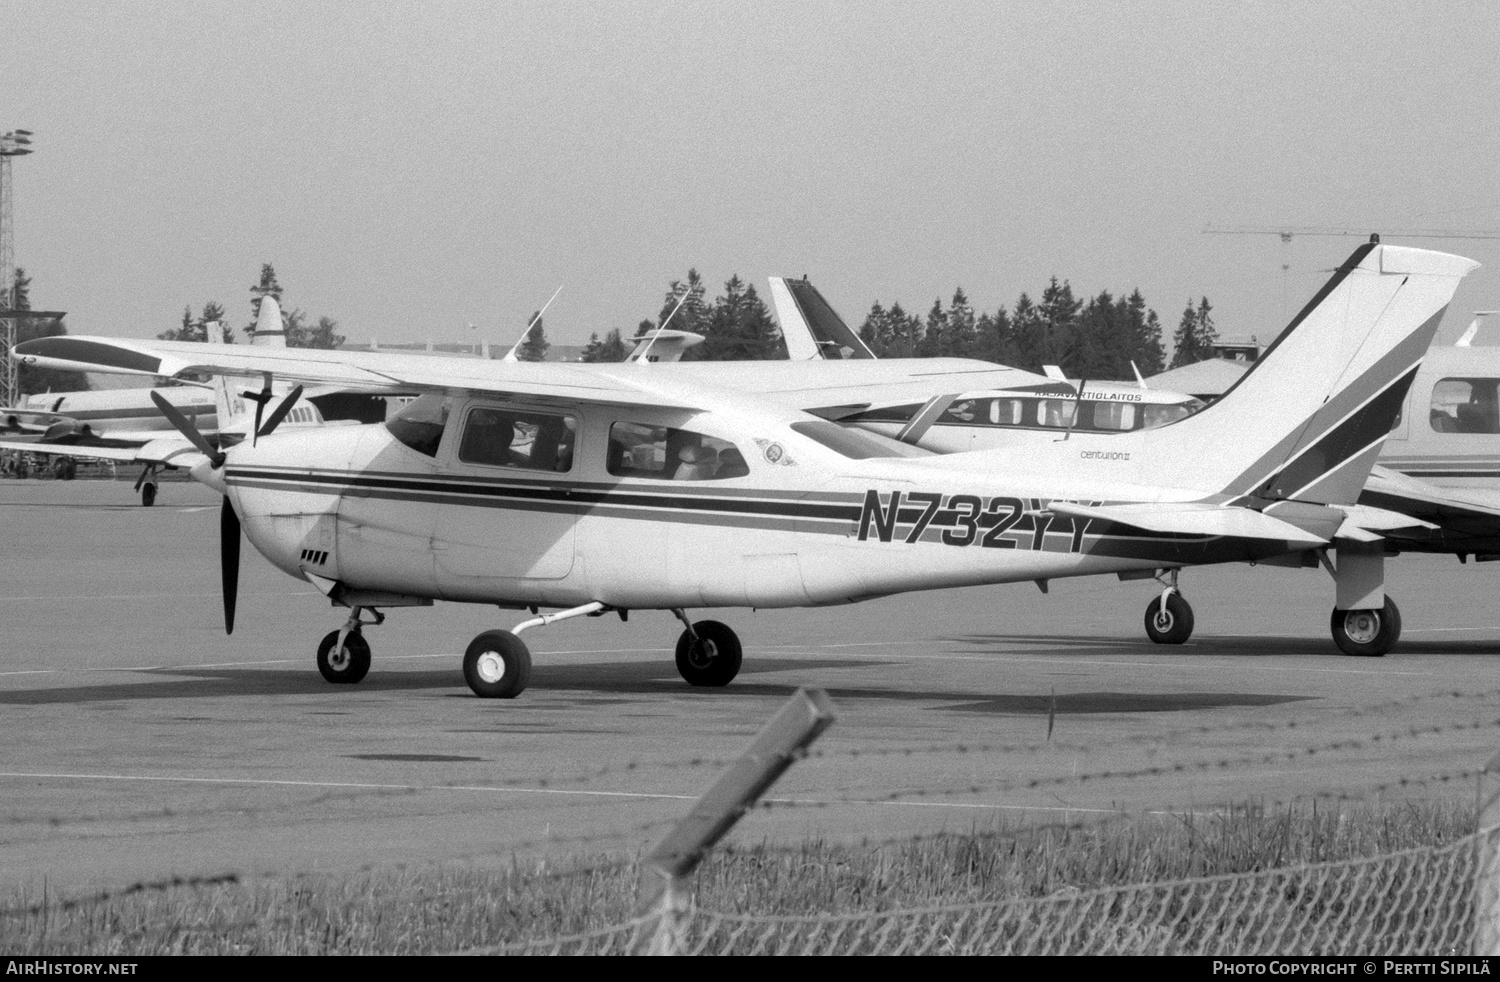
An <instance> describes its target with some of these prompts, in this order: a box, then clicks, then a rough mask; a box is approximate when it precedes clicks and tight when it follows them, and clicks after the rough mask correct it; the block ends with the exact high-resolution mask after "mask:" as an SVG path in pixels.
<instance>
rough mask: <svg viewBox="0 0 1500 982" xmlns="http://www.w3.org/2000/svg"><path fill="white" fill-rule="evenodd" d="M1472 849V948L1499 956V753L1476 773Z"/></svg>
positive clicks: (1484, 953) (1489, 954)
mask: <svg viewBox="0 0 1500 982" xmlns="http://www.w3.org/2000/svg"><path fill="white" fill-rule="evenodd" d="M1474 849H1475V852H1476V853H1477V855H1476V856H1475V863H1474V951H1473V954H1475V955H1484V956H1494V955H1500V754H1496V755H1495V756H1493V757H1491V758H1490V762H1489V763H1488V764H1485V765H1484V771H1483V772H1482V773H1481V774H1480V775H1479V828H1478V831H1477V833H1476V835H1475V844H1474Z"/></svg>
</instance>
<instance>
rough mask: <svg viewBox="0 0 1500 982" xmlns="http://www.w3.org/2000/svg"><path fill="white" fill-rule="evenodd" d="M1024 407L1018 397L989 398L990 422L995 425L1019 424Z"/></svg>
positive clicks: (1023, 413)
mask: <svg viewBox="0 0 1500 982" xmlns="http://www.w3.org/2000/svg"><path fill="white" fill-rule="evenodd" d="M1024 417H1025V408H1024V406H1023V404H1022V402H1021V400H1020V399H992V400H990V422H991V423H993V424H995V425H996V426H1020V425H1021V420H1022V419H1023V418H1024Z"/></svg>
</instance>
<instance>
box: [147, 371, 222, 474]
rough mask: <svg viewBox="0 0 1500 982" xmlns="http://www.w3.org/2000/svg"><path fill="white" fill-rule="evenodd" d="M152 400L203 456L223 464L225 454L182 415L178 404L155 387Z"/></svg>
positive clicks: (214, 462) (219, 464)
mask: <svg viewBox="0 0 1500 982" xmlns="http://www.w3.org/2000/svg"><path fill="white" fill-rule="evenodd" d="M151 401H152V402H154V403H156V408H157V409H160V410H161V414H162V415H163V416H165V417H167V422H169V423H171V424H172V425H173V426H175V427H177V432H179V433H181V434H182V435H183V436H185V437H187V439H188V442H189V443H191V444H192V445H193V446H195V447H197V448H198V450H199V452H200V453H202V454H203V456H205V457H207V458H208V459H209V460H211V461H213V464H214V466H215V467H222V466H223V464H224V455H223V454H222V453H220V452H219V451H217V450H215V449H214V447H213V444H211V443H209V442H208V437H206V436H204V435H203V434H202V433H199V432H198V427H196V426H194V425H193V424H192V423H190V422H189V421H188V418H187V417H186V416H184V415H182V412H181V411H180V410H179V409H178V408H177V407H176V406H174V405H172V404H171V403H170V402H168V401H167V400H166V399H164V398H163V397H162V394H161V393H160V392H157V391H156V390H155V389H152V390H151Z"/></svg>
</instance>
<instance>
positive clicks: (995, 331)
mask: <svg viewBox="0 0 1500 982" xmlns="http://www.w3.org/2000/svg"><path fill="white" fill-rule="evenodd" d="M706 293H707V291H706V289H705V287H704V285H703V281H702V278H701V277H700V276H699V275H698V271H697V270H696V269H690V270H688V274H687V279H686V281H682V280H673V281H672V284H671V285H670V287H668V289H667V291H666V295H665V297H664V298H663V300H662V305H661V309H660V310H659V311H658V313H657V316H656V319H655V320H650V319H648V320H642V321H641V322H640V324H639V326H638V327H637V334H638V335H639V334H644V333H647V332H649V331H652V330H654V329H655V328H657V327H658V326H660V325H662V324H664V323H666V322H667V318H668V317H669V316H670V317H671V322H670V323H669V324H667V326H669V327H671V328H674V329H679V330H684V331H692V332H693V333H695V334H701V335H703V337H704V342H703V343H702V344H700V345H697V346H696V347H693V348H690V349H688V351H687V352H686V354H684V355H683V360H684V361H720V360H727V359H735V360H762V359H776V358H785V357H786V356H787V355H786V345H785V344H784V343H783V342H782V341H781V338H780V331H779V329H778V328H777V326H776V322H775V320H774V318H773V317H772V315H771V312H770V310H769V309H768V308H767V307H766V305H765V303H764V302H763V301H762V300H761V299H760V297H759V295H758V294H757V293H756V291H755V287H754V286H753V285H749V284H746V283H744V282H743V281H742V280H741V279H740V278H739V276H737V275H736V276H732V277H730V279H729V281H728V282H727V283H725V284H724V292H723V293H721V294H720V295H719V296H717V297H715V298H713V299H712V300H709V299H707V296H706ZM679 301H680V302H681V309H679V310H677V312H676V314H675V315H674V314H673V313H672V312H673V310H674V309H675V308H677V307H678V305H679ZM540 327H541V325H540V324H538V325H537V330H536V332H535V333H536V334H537V335H538V336H539V335H540ZM858 332H859V336H860V338H861V339H862V340H863V341H864V342H865V344H866V345H868V346H869V348H870V350H871V351H873V352H874V353H875V355H876V357H879V358H976V359H979V360H981V361H988V362H995V363H998V364H1002V365H1011V366H1013V367H1016V368H1025V369H1029V370H1031V371H1040V370H1041V369H1042V366H1044V365H1058V366H1060V367H1061V368H1062V369H1063V371H1064V372H1066V373H1067V374H1068V375H1069V376H1070V377H1072V378H1094V379H1126V380H1128V379H1131V378H1133V377H1134V372H1133V370H1132V368H1131V363H1132V362H1133V363H1134V364H1135V367H1136V368H1139V369H1140V371H1141V374H1143V375H1154V374H1156V373H1157V372H1160V371H1162V370H1163V369H1164V368H1167V367H1172V368H1177V367H1179V366H1181V365H1186V364H1191V363H1192V362H1195V361H1201V360H1202V359H1204V358H1207V357H1209V355H1210V353H1211V352H1210V347H1211V346H1212V345H1213V344H1214V342H1215V341H1217V340H1218V332H1217V330H1216V328H1215V326H1214V321H1213V306H1212V305H1211V304H1210V303H1209V302H1208V298H1207V297H1202V298H1200V299H1199V300H1198V301H1197V303H1196V304H1195V303H1194V302H1193V301H1192V300H1191V299H1189V300H1188V302H1187V305H1186V307H1185V308H1184V310H1183V312H1182V317H1181V319H1180V320H1179V322H1178V325H1177V330H1176V331H1175V332H1174V334H1173V338H1172V340H1173V357H1172V360H1171V363H1170V366H1169V365H1168V364H1167V361H1166V353H1165V349H1164V347H1163V338H1162V325H1161V319H1160V318H1159V317H1158V316H1157V314H1156V311H1155V310H1152V309H1151V308H1150V307H1148V306H1147V305H1146V301H1145V298H1144V297H1142V296H1141V291H1140V290H1139V289H1136V290H1132V291H1131V292H1130V294H1129V295H1128V296H1119V297H1117V296H1115V295H1113V294H1111V293H1110V292H1109V291H1108V290H1103V291H1100V292H1099V293H1098V294H1097V295H1096V296H1093V297H1090V298H1088V299H1087V300H1082V299H1079V298H1078V297H1076V296H1075V295H1074V293H1073V288H1072V285H1071V284H1070V283H1069V282H1068V281H1067V280H1062V281H1061V282H1059V281H1058V279H1057V277H1055V276H1054V277H1052V279H1051V282H1049V283H1048V284H1047V286H1046V288H1045V289H1043V290H1042V293H1041V296H1040V298H1039V299H1038V300H1032V299H1031V297H1030V295H1029V294H1027V293H1024V292H1023V293H1022V294H1021V296H1020V297H1019V299H1017V300H1016V302H1015V304H1014V305H1012V306H1010V307H1001V308H1000V309H998V310H996V311H994V312H989V311H983V312H978V313H976V312H975V310H974V308H973V305H972V304H970V302H969V298H968V296H967V295H966V294H965V293H964V290H963V288H962V287H959V288H958V289H956V290H955V291H954V293H953V298H952V300H950V301H949V303H948V305H947V306H946V307H945V306H944V305H943V301H942V299H941V298H939V299H936V300H934V301H933V303H932V307H931V308H930V309H929V310H928V311H927V316H926V317H922V316H920V315H917V314H909V313H907V312H906V310H905V309H904V308H903V307H902V306H901V304H900V303H899V302H896V303H892V304H891V305H890V306H889V307H887V306H885V305H884V304H882V303H880V302H879V301H876V302H875V303H874V304H873V305H872V306H871V307H870V310H869V313H867V314H866V315H865V319H864V322H863V323H862V324H861V325H860V326H859V329H858ZM543 343H544V344H545V342H543ZM629 350H630V349H629V347H628V345H627V343H626V339H625V338H624V337H623V336H622V333H621V331H619V330H618V329H616V330H612V331H609V332H607V333H606V334H605V335H604V337H603V338H601V337H600V336H599V335H598V334H597V333H595V334H592V335H590V336H589V341H588V344H586V345H585V346H584V349H583V352H582V357H581V360H582V361H596V362H608V361H620V360H622V359H623V358H624V357H625V356H626V355H627V354H628V353H629ZM543 351H545V348H543ZM535 360H540V356H538V357H537V358H536V359H535Z"/></svg>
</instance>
